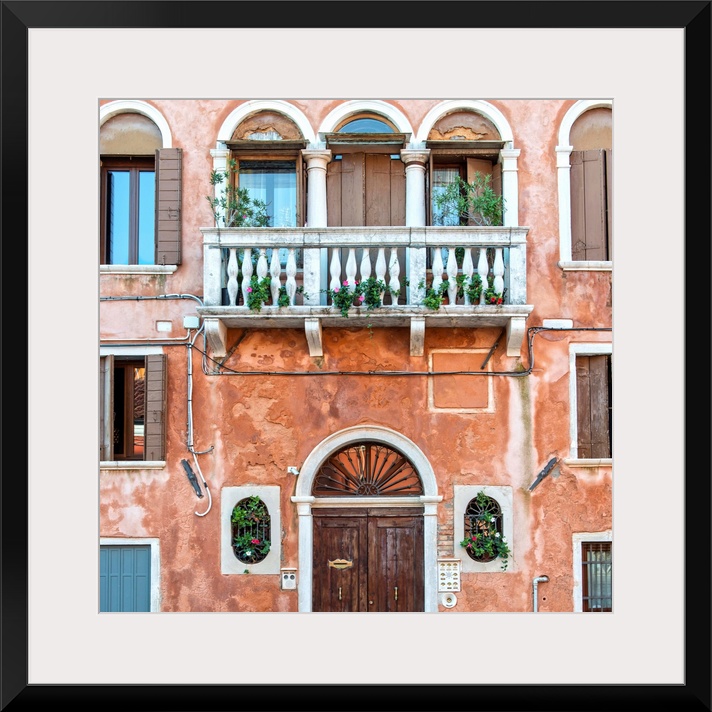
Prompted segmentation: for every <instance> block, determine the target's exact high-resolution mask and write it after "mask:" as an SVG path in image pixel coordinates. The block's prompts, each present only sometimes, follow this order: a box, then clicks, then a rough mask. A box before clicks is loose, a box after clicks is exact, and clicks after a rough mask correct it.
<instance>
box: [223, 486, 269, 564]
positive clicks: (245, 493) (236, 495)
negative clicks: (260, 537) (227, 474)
mask: <svg viewBox="0 0 712 712" xmlns="http://www.w3.org/2000/svg"><path fill="white" fill-rule="evenodd" d="M255 496H257V497H259V498H260V499H261V500H262V501H263V502H264V503H265V505H266V506H267V511H268V512H269V516H270V550H269V553H268V554H267V556H266V557H265V559H264V560H263V561H260V562H258V563H256V564H245V563H243V562H242V561H240V560H239V559H238V558H237V556H235V552H234V550H233V548H232V523H231V521H230V519H231V517H232V510H233V509H234V508H235V505H236V504H237V503H238V502H240V501H241V500H243V499H245V498H246V497H255ZM220 502H221V511H220V572H221V573H223V574H279V573H280V566H281V561H282V546H281V541H282V537H281V532H282V524H281V514H280V507H279V487H277V486H259V485H254V486H244V487H223V488H222V490H221V491H220Z"/></svg>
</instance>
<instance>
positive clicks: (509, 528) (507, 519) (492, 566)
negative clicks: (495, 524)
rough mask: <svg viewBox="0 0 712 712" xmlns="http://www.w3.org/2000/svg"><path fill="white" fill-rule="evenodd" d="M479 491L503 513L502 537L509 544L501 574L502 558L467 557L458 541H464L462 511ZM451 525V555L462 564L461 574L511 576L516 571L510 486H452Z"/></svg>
mask: <svg viewBox="0 0 712 712" xmlns="http://www.w3.org/2000/svg"><path fill="white" fill-rule="evenodd" d="M479 492H484V493H485V494H486V495H487V496H488V497H491V498H492V499H493V500H495V501H496V502H497V504H499V507H500V509H501V510H502V534H503V536H504V539H505V540H506V542H507V544H509V551H510V554H509V560H508V565H507V569H506V571H504V572H503V571H502V559H500V558H496V559H494V560H493V561H487V562H481V561H474V560H473V559H471V558H470V556H469V555H468V553H467V552H466V551H465V549H464V548H463V547H462V546H460V542H461V541H462V540H463V539H464V538H465V511H466V509H467V505H468V504H469V503H470V502H471V501H472V500H473V499H475V498H476V497H477V495H478V493H479ZM453 511H454V513H455V514H454V517H455V521H454V522H453V536H454V541H453V549H454V553H453V556H454V557H455V558H456V559H460V561H461V562H462V572H463V573H478V574H484V573H511V572H512V571H515V570H516V566H515V561H514V521H513V520H514V517H513V516H512V515H513V512H514V507H513V493H512V488H511V487H500V486H496V485H455V502H454V510H453Z"/></svg>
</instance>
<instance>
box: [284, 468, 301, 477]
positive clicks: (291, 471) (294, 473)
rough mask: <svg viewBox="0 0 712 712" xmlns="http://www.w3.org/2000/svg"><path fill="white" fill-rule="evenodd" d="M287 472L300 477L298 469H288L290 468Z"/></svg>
mask: <svg viewBox="0 0 712 712" xmlns="http://www.w3.org/2000/svg"><path fill="white" fill-rule="evenodd" d="M287 472H288V473H289V474H290V475H297V476H299V470H298V469H297V468H296V467H288V468H287Z"/></svg>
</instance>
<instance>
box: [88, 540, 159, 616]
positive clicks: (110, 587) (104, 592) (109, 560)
mask: <svg viewBox="0 0 712 712" xmlns="http://www.w3.org/2000/svg"><path fill="white" fill-rule="evenodd" d="M99 581H100V593H99V610H100V611H108V612H115V611H130V612H139V611H150V610H151V547H150V546H102V547H101V549H100V556H99Z"/></svg>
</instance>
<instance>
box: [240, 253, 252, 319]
mask: <svg viewBox="0 0 712 712" xmlns="http://www.w3.org/2000/svg"><path fill="white" fill-rule="evenodd" d="M251 279H252V248H250V247H246V248H245V250H244V253H243V255H242V304H243V306H244V307H245V308H247V288H248V287H249V286H250V280H251Z"/></svg>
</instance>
